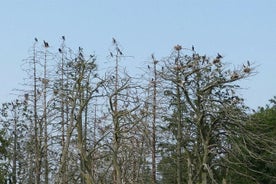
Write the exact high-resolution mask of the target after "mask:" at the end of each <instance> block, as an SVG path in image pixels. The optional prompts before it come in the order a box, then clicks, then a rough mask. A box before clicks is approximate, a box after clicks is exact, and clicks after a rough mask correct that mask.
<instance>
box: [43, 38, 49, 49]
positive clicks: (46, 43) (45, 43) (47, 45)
mask: <svg viewBox="0 0 276 184" xmlns="http://www.w3.org/2000/svg"><path fill="white" fill-rule="evenodd" d="M43 42H44V47H45V48H47V47H49V43H48V42H45V40H43Z"/></svg>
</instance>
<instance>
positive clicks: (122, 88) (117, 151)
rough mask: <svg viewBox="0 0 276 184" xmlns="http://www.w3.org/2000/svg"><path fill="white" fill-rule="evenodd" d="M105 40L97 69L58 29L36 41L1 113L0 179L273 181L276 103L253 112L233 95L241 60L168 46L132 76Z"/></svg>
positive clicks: (243, 73) (242, 70)
mask: <svg viewBox="0 0 276 184" xmlns="http://www.w3.org/2000/svg"><path fill="white" fill-rule="evenodd" d="M112 45H113V50H112V51H111V52H110V55H109V56H108V57H107V58H108V60H109V65H108V66H106V67H105V68H106V70H105V71H98V70H97V63H98V62H97V58H96V56H95V55H86V54H85V53H84V50H83V49H82V48H81V47H79V49H78V50H77V51H76V52H75V51H73V50H72V49H71V48H69V47H67V46H66V41H65V37H64V36H63V37H62V39H61V45H60V48H59V49H57V52H54V51H53V47H49V44H48V43H47V42H46V41H44V42H43V43H40V42H38V40H37V39H35V42H34V45H33V47H32V50H31V53H30V57H29V58H27V59H26V60H24V64H25V65H24V69H25V70H26V73H27V78H26V79H25V80H24V82H25V84H24V88H23V89H22V90H18V91H19V95H18V99H16V100H14V101H11V102H7V103H3V104H2V108H1V111H0V112H1V119H0V120H1V129H2V131H1V133H0V141H1V147H0V148H1V149H0V153H1V154H0V156H1V157H0V159H1V160H2V161H1V168H0V169H1V175H0V177H1V180H2V181H3V182H4V183H35V184H39V183H45V184H48V183H61V184H66V183H68V184H69V183H81V184H84V183H116V184H123V183H154V184H157V183H177V184H182V183H188V184H193V183H201V184H207V183H242V182H244V183H248V182H256V183H258V182H259V183H269V182H270V183H273V182H275V179H276V178H275V170H276V168H275V166H274V165H275V138H274V135H275V123H274V122H273V120H272V119H270V118H275V106H273V107H271V108H270V107H267V108H266V109H262V110H260V111H258V112H257V113H255V114H253V115H252V114H250V113H249V108H248V107H246V106H245V105H244V103H243V99H242V98H241V97H240V96H239V95H238V93H237V92H238V90H239V88H240V86H239V85H238V83H237V82H238V81H240V80H242V79H245V78H248V77H250V76H251V75H253V74H254V68H253V67H252V66H251V64H250V63H249V62H247V63H245V64H243V65H241V66H237V67H236V68H230V67H229V65H227V64H226V63H223V61H222V59H223V57H222V56H221V55H220V54H218V55H217V56H216V57H214V58H212V57H208V56H206V55H200V54H198V53H197V52H196V51H195V50H194V48H192V49H188V48H183V47H182V46H180V45H176V46H175V47H174V49H173V50H172V53H171V55H170V56H168V57H164V58H163V59H160V60H157V59H156V58H155V57H154V55H152V61H149V65H148V66H147V67H145V68H144V69H142V70H141V72H140V73H141V75H140V76H132V75H131V74H130V73H129V71H127V69H126V68H125V67H124V66H122V64H121V61H122V60H126V59H127V57H125V55H124V54H123V52H122V50H121V49H120V46H119V44H118V42H117V41H116V40H115V39H113V40H112ZM101 63H103V62H101ZM274 105H275V103H274ZM267 112H270V113H271V114H270V116H269V117H267V116H266V113H267ZM273 123H274V124H273ZM271 127H274V129H273V131H268V130H272V129H271ZM264 165H265V168H264V167H263V166H264ZM240 176H243V177H240Z"/></svg>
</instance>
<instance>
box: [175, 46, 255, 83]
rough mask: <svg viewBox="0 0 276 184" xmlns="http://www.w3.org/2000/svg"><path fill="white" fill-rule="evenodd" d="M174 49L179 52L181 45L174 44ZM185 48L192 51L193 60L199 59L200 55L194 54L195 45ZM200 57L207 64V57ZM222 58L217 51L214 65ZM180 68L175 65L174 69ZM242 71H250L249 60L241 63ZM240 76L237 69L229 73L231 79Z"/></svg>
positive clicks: (191, 65)
mask: <svg viewBox="0 0 276 184" xmlns="http://www.w3.org/2000/svg"><path fill="white" fill-rule="evenodd" d="M174 49H175V50H176V51H177V52H179V51H180V50H181V49H183V48H182V46H181V45H175V46H174ZM185 49H186V50H191V51H192V52H193V59H194V60H199V59H200V56H199V55H198V54H195V47H194V46H193V45H192V48H191V49H187V48H185ZM201 58H202V64H204V63H205V62H206V63H207V64H209V60H208V59H206V55H204V56H201ZM222 58H223V56H222V55H221V54H220V53H217V56H216V57H215V59H214V60H213V62H212V63H213V64H214V65H217V64H219V63H220V62H221V59H222ZM187 67H188V68H191V67H194V64H192V63H189V62H188V63H187ZM181 68H183V67H181ZM181 68H179V66H177V67H176V69H177V70H179V69H181ZM242 71H243V72H244V73H246V74H249V73H250V72H251V67H250V62H249V61H247V63H246V64H243V69H242ZM240 77H241V75H240V74H239V73H238V72H237V71H234V72H233V73H232V74H231V80H236V79H239V78H240Z"/></svg>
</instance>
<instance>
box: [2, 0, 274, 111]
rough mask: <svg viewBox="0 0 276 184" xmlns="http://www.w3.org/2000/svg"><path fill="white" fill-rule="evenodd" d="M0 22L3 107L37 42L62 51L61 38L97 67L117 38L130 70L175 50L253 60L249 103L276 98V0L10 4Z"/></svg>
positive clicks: (28, 0) (25, 0)
mask: <svg viewBox="0 0 276 184" xmlns="http://www.w3.org/2000/svg"><path fill="white" fill-rule="evenodd" d="M0 23H1V26H0V33H1V34H0V58H1V61H0V84H1V88H0V102H3V101H5V100H6V99H7V100H9V99H11V98H14V97H12V96H11V95H10V93H11V90H12V89H14V88H20V85H19V83H20V82H22V78H23V77H24V76H25V74H24V73H23V72H22V71H21V68H20V65H21V64H22V59H24V58H27V57H28V50H29V48H30V47H31V46H32V44H33V39H34V37H37V38H38V39H40V40H44V39H45V40H47V41H48V42H49V44H50V46H51V45H52V46H53V47H56V48H53V49H57V48H58V46H59V44H60V37H61V36H62V35H65V36H66V38H67V45H68V46H70V47H73V48H78V46H82V47H83V48H84V49H85V51H86V52H87V53H89V52H92V53H95V54H96V55H97V56H98V58H99V62H101V61H102V62H105V61H104V60H105V59H106V56H107V55H108V50H109V49H110V48H111V38H112V37H115V38H116V39H117V40H118V41H119V42H120V44H121V45H122V47H123V49H124V52H125V53H126V54H127V55H131V56H134V59H130V61H129V62H133V63H131V64H132V65H133V66H141V65H143V64H145V62H146V61H147V60H149V58H150V55H151V53H154V54H155V55H156V57H157V58H160V57H164V56H167V55H168V54H169V53H170V51H171V49H172V47H173V46H174V45H175V44H181V45H183V46H184V47H190V46H191V45H195V48H196V50H197V51H198V52H199V53H201V54H205V53H206V54H207V55H211V56H215V55H216V53H217V52H219V53H221V54H222V55H224V56H225V61H227V62H229V63H233V65H237V64H241V63H242V62H246V60H250V61H252V62H254V63H255V64H256V65H258V68H257V71H258V74H257V75H256V76H254V77H252V78H251V79H250V80H246V81H245V82H243V83H242V85H243V87H244V88H246V90H243V91H242V92H241V93H242V95H243V97H244V98H245V99H246V103H247V104H248V105H249V106H251V107H253V108H256V107H257V106H263V105H265V104H266V103H267V102H268V99H270V98H272V97H273V96H274V95H276V86H275V79H276V71H275V69H276V1H274V0H264V1H259V0H231V1H230V0H209V1H208V0H190V1H188V0H170V1H168V0H139V1H131V0H116V1H114V0H109V1H108V0H98V1H96V0H80V1H76V0H74V1H73V0H44V1H43V0H9V1H3V2H1V6H0Z"/></svg>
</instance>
